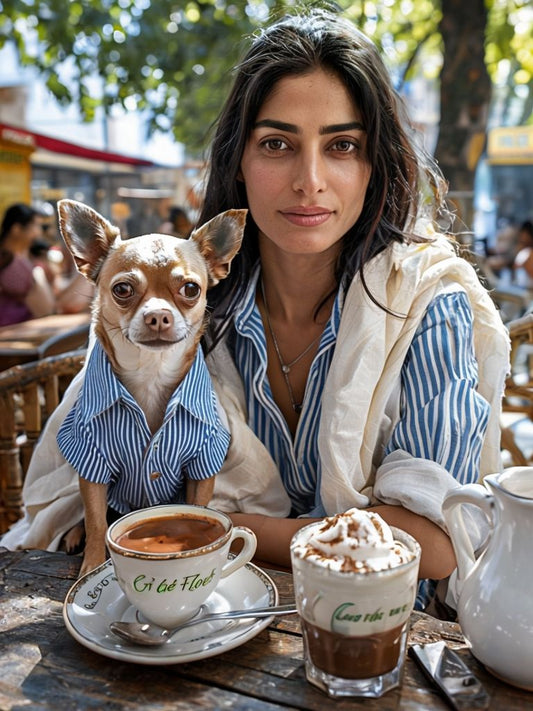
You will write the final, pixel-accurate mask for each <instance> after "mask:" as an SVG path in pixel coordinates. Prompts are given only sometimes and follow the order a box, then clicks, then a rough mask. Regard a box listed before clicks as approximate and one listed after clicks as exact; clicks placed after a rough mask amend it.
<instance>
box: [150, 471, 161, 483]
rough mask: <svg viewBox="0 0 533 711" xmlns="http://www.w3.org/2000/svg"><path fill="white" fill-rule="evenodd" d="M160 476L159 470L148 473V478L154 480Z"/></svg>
mask: <svg viewBox="0 0 533 711" xmlns="http://www.w3.org/2000/svg"><path fill="white" fill-rule="evenodd" d="M160 476H161V472H152V473H151V474H150V479H151V480H152V481H155V480H156V479H159V477H160Z"/></svg>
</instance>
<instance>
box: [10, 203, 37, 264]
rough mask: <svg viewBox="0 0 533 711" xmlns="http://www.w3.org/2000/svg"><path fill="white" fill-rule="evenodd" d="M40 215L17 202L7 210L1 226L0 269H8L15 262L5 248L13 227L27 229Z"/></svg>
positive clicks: (31, 208)
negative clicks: (5, 242) (17, 226)
mask: <svg viewBox="0 0 533 711" xmlns="http://www.w3.org/2000/svg"><path fill="white" fill-rule="evenodd" d="M38 215H40V213H39V212H38V211H37V210H34V209H33V207H30V206H29V205H26V204H25V203H23V202H17V203H15V204H13V205H10V206H9V207H8V208H7V209H6V211H5V213H4V217H3V218H2V224H1V225H0V269H3V268H4V267H7V266H8V264H10V263H11V261H12V260H13V255H12V253H11V252H10V251H9V250H7V249H6V248H5V247H4V241H5V239H6V237H7V236H8V234H9V233H10V231H11V229H12V227H14V226H15V225H22V227H26V226H27V225H29V224H30V223H31V222H33V220H34V219H35V218H36V217H37V216H38Z"/></svg>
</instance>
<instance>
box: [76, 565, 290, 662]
mask: <svg viewBox="0 0 533 711" xmlns="http://www.w3.org/2000/svg"><path fill="white" fill-rule="evenodd" d="M277 604H278V591H277V588H276V586H275V584H274V582H273V580H271V578H270V577H269V576H268V575H267V574H266V573H264V572H263V571H262V570H261V569H260V568H258V567H257V566H255V565H253V564H252V563H248V564H247V565H245V566H243V567H242V568H239V570H237V571H235V573H232V574H231V575H230V576H229V577H227V578H224V579H222V580H221V581H220V582H219V584H218V586H217V588H216V589H215V591H214V592H213V593H212V594H211V595H210V597H209V599H208V600H207V602H206V603H205V606H204V607H205V612H206V613H207V612H223V611H226V610H237V609H249V608H254V607H269V606H273V605H277ZM136 613H137V611H136V609H135V608H134V607H133V606H132V605H130V603H129V602H128V600H127V598H126V597H125V595H124V593H123V592H122V590H121V589H120V587H119V585H118V582H117V579H116V577H115V571H114V569H113V564H112V562H111V560H108V561H107V562H106V563H103V565H101V566H99V567H98V568H95V569H94V570H92V571H91V572H90V573H87V575H85V576H84V577H83V578H81V579H80V580H78V581H77V582H76V583H74V585H73V586H72V587H71V588H70V590H69V592H68V594H67V596H66V598H65V602H64V604H63V619H64V621H65V625H66V626H67V629H68V631H69V632H70V634H71V635H72V636H73V637H74V639H77V640H78V642H80V643H81V644H83V645H84V646H85V647H88V648H89V649H92V650H93V651H94V652H98V653H99V654H103V655H104V656H105V657H112V658H113V659H122V660H124V661H126V662H137V663H139V664H179V663H182V662H193V661H195V660H197V659H205V658H206V657H212V656H214V655H215V654H221V653H222V652H226V651H228V650H229V649H233V648H234V647H238V646H239V645H240V644H243V643H244V642H247V641H248V640H249V639H251V638H252V637H255V635H256V634H258V633H259V632H261V630H263V629H265V627H267V626H268V625H269V624H270V623H271V622H272V620H273V619H274V615H272V617H265V618H261V619H254V618H248V617H247V618H242V619H239V620H219V621H216V622H204V623H199V624H197V625H194V626H193V627H189V628H186V629H184V630H182V631H181V632H177V633H176V634H175V635H174V636H173V637H172V638H171V639H169V640H168V641H167V642H165V643H164V644H163V645H161V646H160V647H141V646H138V645H134V644H129V643H127V642H124V641H122V640H121V639H120V638H119V637H117V636H116V635H114V634H113V633H112V632H111V630H110V629H109V624H110V622H112V621H113V620H124V621H133V620H135V619H136Z"/></svg>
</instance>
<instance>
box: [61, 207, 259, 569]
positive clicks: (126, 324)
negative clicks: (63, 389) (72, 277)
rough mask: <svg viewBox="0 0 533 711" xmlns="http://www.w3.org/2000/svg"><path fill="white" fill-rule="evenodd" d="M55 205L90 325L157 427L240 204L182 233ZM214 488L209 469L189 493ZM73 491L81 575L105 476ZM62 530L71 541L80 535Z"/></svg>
mask: <svg viewBox="0 0 533 711" xmlns="http://www.w3.org/2000/svg"><path fill="white" fill-rule="evenodd" d="M58 210H59V224H60V229H61V234H62V236H63V239H64V240H65V243H66V245H67V247H68V248H69V250H70V252H71V253H72V255H73V257H74V260H75V262H76V266H77V269H78V271H79V272H81V273H82V274H83V275H85V277H86V278H87V279H88V280H89V281H91V282H94V283H95V284H96V288H97V290H96V295H95V299H94V305H93V316H92V323H93V328H94V333H95V335H96V337H97V338H98V339H99V341H100V343H101V344H102V347H103V348H104V350H105V352H106V354H107V356H108V358H109V360H110V363H111V366H112V368H113V371H114V372H115V375H116V376H117V377H118V378H119V380H120V381H121V382H122V384H123V385H124V386H125V387H126V388H127V390H128V391H129V392H130V393H131V395H132V396H133V397H134V398H135V400H136V401H137V403H138V404H139V406H140V407H141V409H142V410H143V411H144V414H145V416H146V420H147V423H148V425H149V427H150V430H151V431H152V433H154V432H156V430H157V429H158V428H159V426H160V425H161V423H162V420H163V417H164V414H165V409H166V406H167V403H168V400H169V398H170V396H171V395H172V393H173V392H174V391H175V389H176V388H177V386H178V385H179V383H180V382H181V381H182V379H183V378H184V377H185V375H186V374H187V372H188V370H189V368H190V366H191V365H192V362H193V360H194V358H195V355H196V351H197V349H198V347H199V342H200V338H201V336H202V334H203V332H204V329H205V325H206V301H207V299H206V294H207V289H208V288H209V287H211V286H213V285H215V284H217V283H218V281H219V280H220V279H224V278H225V277H226V276H227V274H228V273H229V269H230V264H231V260H232V259H233V257H234V256H235V254H236V253H237V252H238V250H239V248H240V245H241V242H242V236H243V232H244V225H245V221H246V212H247V211H246V210H228V211H227V212H224V213H221V214H220V215H217V216H216V217H214V218H213V219H212V220H210V221H209V222H208V223H207V224H205V225H203V226H201V227H199V228H198V229H196V230H195V231H193V233H192V234H191V236H190V238H189V239H187V240H185V239H181V238H178V237H173V236H170V235H161V234H149V235H142V236H140V237H135V238H131V239H126V240H122V239H121V237H120V232H119V230H118V228H116V227H114V226H113V225H111V224H110V223H109V222H108V221H107V220H106V219H105V218H103V217H102V216H101V215H100V214H99V213H97V212H96V211H95V210H93V209H92V208H90V207H88V206H86V205H84V204H82V203H79V202H75V201H73V200H61V201H59V203H58ZM213 487H214V477H211V478H210V479H206V480H204V481H192V480H190V479H189V480H187V483H186V500H187V502H188V503H194V504H200V505H206V504H208V503H209V500H210V498H211V495H212V492H213ZM80 491H81V496H82V499H83V503H84V508H85V531H86V541H85V553H84V559H83V563H82V567H81V570H80V574H82V575H83V574H84V573H86V572H87V571H89V570H91V569H92V568H94V567H96V566H97V565H99V564H100V563H102V562H104V560H105V559H106V550H105V531H106V528H107V523H106V513H107V485H105V484H96V483H92V482H88V481H87V480H85V479H83V478H81V477H80ZM82 533H83V531H81V534H82ZM67 537H68V538H67V548H68V547H71V546H72V545H73V543H74V542H75V540H76V538H79V537H80V535H79V532H78V533H74V532H70V533H69V534H67Z"/></svg>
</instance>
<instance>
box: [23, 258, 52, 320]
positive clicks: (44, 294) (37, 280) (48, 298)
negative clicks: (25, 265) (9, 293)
mask: <svg viewBox="0 0 533 711" xmlns="http://www.w3.org/2000/svg"><path fill="white" fill-rule="evenodd" d="M25 303H26V306H27V307H28V308H29V310H30V311H31V313H32V315H33V317H34V318H40V317H41V316H49V315H50V314H53V313H54V311H55V299H54V293H53V291H52V287H51V286H50V284H49V282H48V279H47V278H46V274H45V273H44V270H43V268H42V267H34V269H33V284H32V286H31V288H30V290H29V291H28V293H27V295H26V299H25Z"/></svg>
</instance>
